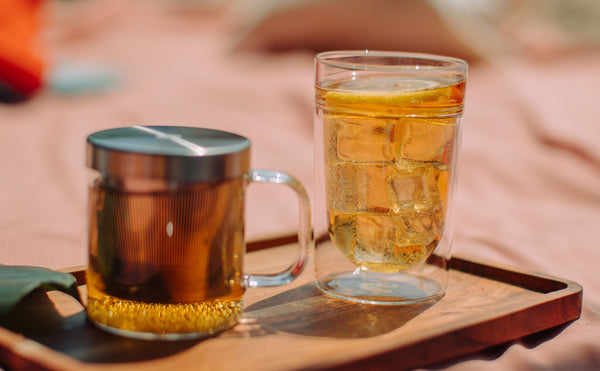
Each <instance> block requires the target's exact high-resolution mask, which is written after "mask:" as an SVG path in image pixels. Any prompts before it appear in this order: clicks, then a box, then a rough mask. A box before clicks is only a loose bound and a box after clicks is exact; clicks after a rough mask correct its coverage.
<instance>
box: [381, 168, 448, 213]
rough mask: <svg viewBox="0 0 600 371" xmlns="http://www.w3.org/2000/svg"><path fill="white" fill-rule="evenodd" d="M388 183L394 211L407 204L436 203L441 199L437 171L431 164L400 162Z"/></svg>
mask: <svg viewBox="0 0 600 371" xmlns="http://www.w3.org/2000/svg"><path fill="white" fill-rule="evenodd" d="M386 184H387V190H388V192H389V196H390V200H391V205H392V210H394V212H399V210H400V209H401V208H403V207H406V206H410V205H415V204H419V205H420V204H424V203H435V202H438V201H439V199H440V191H439V188H438V184H437V181H436V178H435V171H434V169H433V167H432V166H431V165H430V166H426V165H423V166H413V165H410V164H402V163H398V164H397V166H396V168H395V169H394V171H392V172H391V173H390V176H389V177H388V178H387V180H386Z"/></svg>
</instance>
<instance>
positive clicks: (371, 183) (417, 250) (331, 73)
mask: <svg viewBox="0 0 600 371" xmlns="http://www.w3.org/2000/svg"><path fill="white" fill-rule="evenodd" d="M466 75H467V63H466V62H465V61H463V60H459V59H455V58H448V57H442V56H435V55H425V54H411V53H397V52H378V51H339V52H325V53H321V54H318V55H317V56H316V58H315V89H316V119H315V161H316V162H315V179H316V188H315V197H314V202H315V205H314V210H315V215H314V223H315V233H316V237H317V241H316V248H315V273H316V283H317V286H318V287H319V288H321V289H322V290H323V291H325V292H326V293H328V294H331V295H334V296H337V297H340V298H345V299H350V300H354V301H360V302H364V303H379V304H402V303H414V302H421V301H425V300H430V299H434V298H439V297H441V296H442V295H443V294H444V292H445V289H446V284H447V273H448V272H447V268H448V264H447V263H448V261H449V259H450V248H451V243H452V217H451V211H452V206H451V204H452V194H453V187H454V178H455V169H456V154H457V150H458V146H459V142H460V119H461V116H462V112H463V101H464V96H465V83H466Z"/></svg>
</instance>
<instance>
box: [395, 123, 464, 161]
mask: <svg viewBox="0 0 600 371" xmlns="http://www.w3.org/2000/svg"><path fill="white" fill-rule="evenodd" d="M397 130H398V135H397V137H396V146H397V147H396V148H397V159H404V160H412V161H418V162H433V163H437V164H441V165H446V167H447V166H448V165H449V163H450V160H451V157H452V146H453V143H454V137H455V130H456V119H454V118H451V119H419V118H404V119H401V120H400V121H399V124H398V128H397Z"/></svg>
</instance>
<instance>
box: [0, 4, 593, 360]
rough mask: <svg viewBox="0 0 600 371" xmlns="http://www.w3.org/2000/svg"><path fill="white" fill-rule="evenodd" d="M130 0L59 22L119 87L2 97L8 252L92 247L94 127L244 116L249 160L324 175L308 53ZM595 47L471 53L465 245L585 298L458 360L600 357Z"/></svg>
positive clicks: (269, 209) (261, 193) (252, 219)
mask: <svg viewBox="0 0 600 371" xmlns="http://www.w3.org/2000/svg"><path fill="white" fill-rule="evenodd" d="M129 4H130V5H119V6H115V5H114V4H113V7H109V8H108V10H107V9H106V8H104V10H103V11H101V12H99V13H93V14H91V15H90V17H91V19H90V22H88V23H85V22H84V23H82V24H83V25H85V27H84V26H81V25H80V26H81V27H80V28H79V29H77V28H76V27H77V25H72V24H70V23H67V22H58V21H55V22H53V23H52V24H51V27H50V29H49V32H48V35H47V39H48V43H49V50H51V52H52V55H53V57H54V58H55V59H56V60H58V59H62V58H66V59H69V60H71V61H74V62H77V63H88V62H90V63H94V64H103V66H104V67H108V68H112V69H115V70H117V71H118V72H119V73H120V76H121V83H120V84H119V85H118V86H117V87H116V88H114V89H113V90H108V91H104V92H98V93H89V94H81V95H70V96H67V95H60V94H57V93H55V92H53V91H50V90H47V91H45V92H43V93H42V94H41V95H39V96H38V97H36V98H35V99H33V100H31V101H29V102H27V103H24V104H20V105H12V106H6V105H5V106H0V151H1V152H0V153H1V154H2V157H1V158H2V159H1V160H0V174H1V175H0V176H1V177H2V178H1V184H2V186H1V187H2V188H1V189H2V192H0V205H1V206H0V263H3V264H27V265H41V266H46V267H50V268H62V267H68V266H75V265H82V264H86V263H87V255H86V228H87V225H86V223H87V221H86V218H87V215H86V208H87V205H86V203H87V187H86V184H87V181H88V178H87V174H86V173H87V171H86V168H85V164H84V157H85V139H86V136H87V135H88V134H90V133H91V132H93V131H97V130H101V129H105V128H110V127H115V126H124V125H138V124H170V125H192V126H203V127H210V128H216V129H222V130H228V131H233V132H237V133H240V134H242V135H246V136H248V137H249V138H250V139H251V141H252V166H253V167H255V168H271V169H278V170H283V171H287V172H289V173H291V174H292V175H295V176H296V177H298V178H299V179H300V180H301V181H302V182H303V183H304V185H305V186H306V188H307V189H308V190H309V192H310V190H311V189H312V188H313V187H312V168H313V162H312V161H313V160H312V157H313V143H312V131H313V110H314V109H313V88H312V80H313V62H312V53H310V52H302V51H297V52H285V53H279V54H268V53H258V52H256V53H245V54H242V53H239V52H233V51H232V49H231V46H232V42H231V35H230V34H229V30H230V29H229V28H228V27H229V25H228V19H227V18H226V17H225V16H224V15H223V14H221V13H219V12H218V11H213V12H194V11H185V12H180V11H174V10H167V9H160V8H157V7H152V6H148V7H146V6H141V5H140V3H136V2H131V3H129ZM131 4H137V5H131ZM87 14H90V13H87ZM54 16H55V17H56V18H54V19H58V20H60V19H61V17H69V15H68V14H64V13H60V14H54ZM67 25H69V27H71V28H70V29H67ZM73 27H75V29H77V32H74V31H72V29H73ZM86 27H87V28H86ZM598 61H600V53H598V52H589V53H582V54H578V55H573V56H570V57H565V58H562V59H556V60H552V61H549V62H546V63H539V62H538V63H531V62H526V61H521V62H514V63H510V64H508V63H507V64H504V65H502V66H501V67H497V66H490V65H487V64H483V63H481V64H474V65H472V67H471V70H470V75H469V81H468V87H467V102H466V111H465V116H464V120H463V140H462V147H461V151H460V161H459V178H458V184H457V195H456V201H455V230H456V232H455V241H454V249H453V251H454V252H455V253H457V254H460V255H461V256H463V257H467V258H476V259H484V260H485V261H490V262H495V263H498V264H508V265H510V266H518V267H520V268H522V269H527V270H533V271H538V272H543V273H547V274H551V275H555V276H559V277H564V278H567V279H570V280H573V281H576V282H578V283H580V284H582V285H583V286H584V299H583V300H584V307H583V313H582V317H581V319H580V320H578V321H576V322H574V323H572V324H570V325H569V326H568V327H566V328H565V329H563V330H562V331H558V332H557V333H552V334H544V335H543V336H542V337H533V338H528V339H527V340H523V341H517V342H514V343H512V344H510V345H508V346H507V347H506V349H504V348H503V349H501V351H499V352H497V353H494V354H491V355H490V354H489V353H485V354H480V355H474V356H472V357H468V358H466V359H461V360H460V361H459V362H453V363H450V364H447V365H445V366H444V367H447V368H448V369H451V370H479V369H481V368H482V367H485V368H486V369H489V370H505V369H519V370H520V369H557V370H563V369H564V370H567V369H569V370H571V369H578V370H596V369H598V368H600V281H599V280H598V275H597V273H596V272H597V266H596V265H598V263H599V262H600V249H599V248H598V247H597V246H596V242H595V241H596V238H595V237H596V234H597V230H598V228H599V226H600V149H599V148H600V147H599V146H598V145H597V144H596V140H597V138H598V137H599V136H600V127H599V126H598V125H597V117H598V116H599V109H598V103H597V99H598V93H597V87H598V86H600V73H598V72H599V71H598ZM247 209H248V215H249V217H248V220H247V222H248V224H247V225H248V227H247V235H248V239H249V240H255V239H260V238H263V237H265V236H272V235H280V234H288V233H290V232H293V231H294V230H295V228H296V227H295V225H296V219H297V206H296V200H295V199H294V196H293V194H292V193H291V192H290V191H287V190H285V189H284V190H279V189H275V188H274V186H263V185H252V186H251V187H250V188H249V193H248V205H247Z"/></svg>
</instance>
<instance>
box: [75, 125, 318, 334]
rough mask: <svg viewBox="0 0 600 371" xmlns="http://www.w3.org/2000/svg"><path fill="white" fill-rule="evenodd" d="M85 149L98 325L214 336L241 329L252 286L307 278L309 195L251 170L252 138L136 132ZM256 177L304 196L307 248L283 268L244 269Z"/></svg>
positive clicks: (150, 129) (284, 177)
mask: <svg viewBox="0 0 600 371" xmlns="http://www.w3.org/2000/svg"><path fill="white" fill-rule="evenodd" d="M87 142H88V145H87V165H88V166H89V167H90V168H91V170H92V173H93V177H92V179H91V181H90V185H89V267H88V270H87V285H88V286H87V287H88V301H87V314H88V317H89V319H90V320H91V321H92V322H93V323H94V324H95V325H97V326H98V327H100V328H102V329H104V330H107V331H109V332H112V333H116V334H119V335H123V336H128V337H134V338H142V339H163V340H177V339H190V338H200V337H206V336H210V335H212V334H216V333H218V332H220V331H223V330H225V329H227V328H229V327H231V326H233V325H235V324H236V323H237V322H238V320H239V319H240V318H241V315H242V295H243V293H244V291H245V289H246V288H248V287H258V286H274V285H282V284H285V283H288V282H290V281H292V280H293V279H294V278H295V277H296V276H297V275H298V274H299V273H300V272H301V271H302V269H303V267H304V264H305V261H306V258H307V255H308V248H309V245H310V243H311V233H310V223H311V222H310V209H309V206H308V197H307V194H306V192H305V190H304V188H303V186H302V185H301V184H300V183H299V182H298V181H297V180H296V179H294V178H293V177H292V176H290V175H288V174H286V173H282V172H279V171H273V170H252V169H249V153H250V141H249V140H248V139H246V138H244V137H242V136H239V135H236V134H233V133H228V132H223V131H217V130H211V129H203V128H193V127H175V126H135V127H123V128H115V129H110V130H105V131H100V132H97V133H94V134H92V135H90V136H89V137H88V141H87ZM251 182H267V183H278V184H284V185H287V186H289V187H291V188H292V189H293V190H294V191H295V193H296V194H297V195H298V198H299V201H300V218H299V232H298V239H299V249H298V253H297V255H296V258H295V261H294V262H293V263H292V264H291V265H290V266H289V268H288V269H286V270H284V271H282V272H279V273H274V274H271V275H251V274H244V270H243V260H244V253H245V238H244V199H245V190H246V187H247V185H248V184H249V183H251Z"/></svg>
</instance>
